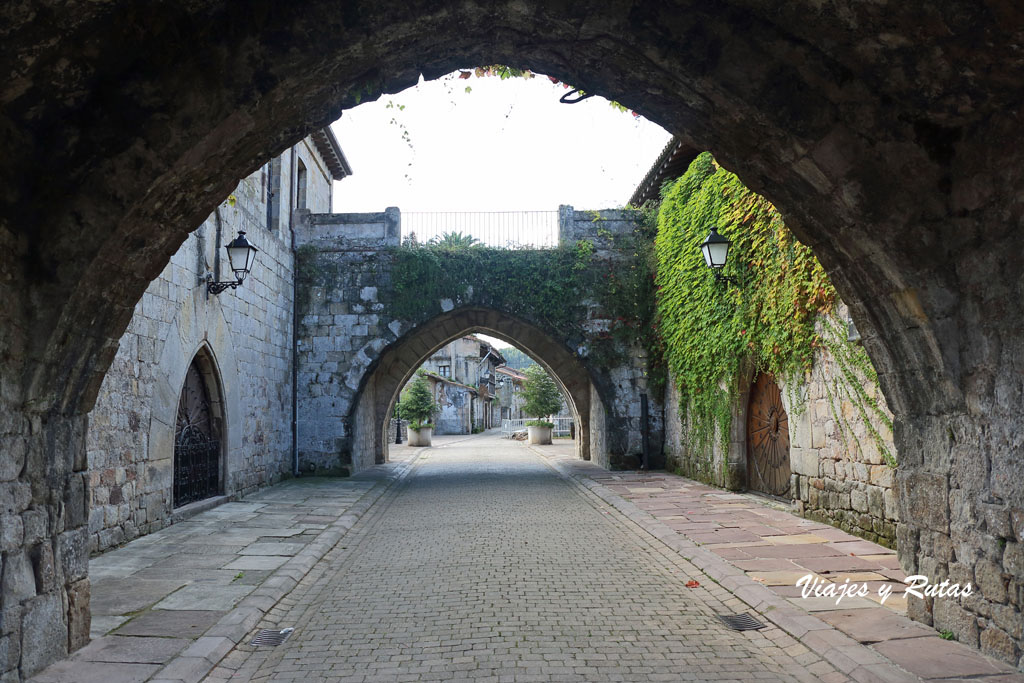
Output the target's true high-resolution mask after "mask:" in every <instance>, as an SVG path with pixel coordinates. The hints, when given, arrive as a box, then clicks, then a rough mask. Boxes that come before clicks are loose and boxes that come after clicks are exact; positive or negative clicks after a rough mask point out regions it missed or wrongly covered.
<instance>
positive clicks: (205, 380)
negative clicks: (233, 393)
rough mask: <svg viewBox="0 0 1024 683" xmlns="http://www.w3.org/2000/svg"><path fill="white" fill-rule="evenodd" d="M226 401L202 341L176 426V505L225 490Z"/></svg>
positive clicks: (180, 401) (187, 379)
mask: <svg viewBox="0 0 1024 683" xmlns="http://www.w3.org/2000/svg"><path fill="white" fill-rule="evenodd" d="M225 408H226V406H225V402H224V396H223V391H222V389H221V382H220V372H218V370H217V364H216V360H215V358H214V356H213V352H212V350H211V349H210V347H209V345H208V344H205V343H204V344H202V345H201V346H200V347H199V349H198V350H197V351H196V353H195V354H193V356H192V360H191V361H190V362H189V364H188V367H187V368H186V370H185V377H184V379H183V381H182V385H181V391H180V394H179V397H178V406H177V410H176V411H175V412H176V417H175V426H174V451H173V456H172V472H173V475H172V476H173V498H172V505H173V506H174V507H175V508H178V507H182V506H184V505H187V504H189V503H194V502H198V501H201V500H205V499H207V498H212V497H214V496H216V495H219V494H221V493H223V492H224V487H225V482H226V480H227V476H226V475H227V469H226V460H227V459H226V458H225V451H226V448H225V444H226V440H225V438H224V437H225V431H226V429H227V421H226V420H225Z"/></svg>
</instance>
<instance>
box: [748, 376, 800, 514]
mask: <svg viewBox="0 0 1024 683" xmlns="http://www.w3.org/2000/svg"><path fill="white" fill-rule="evenodd" d="M789 478H790V468H789V416H788V415H787V414H786V408H785V407H784V406H783V405H782V392H781V391H780V390H779V385H778V384H776V383H775V379H774V378H773V377H772V376H771V375H769V374H767V373H764V372H762V373H759V374H758V375H757V378H756V379H755V380H754V383H753V384H752V385H751V387H750V403H749V404H748V409H747V487H748V488H749V489H751V490H752V491H757V492H759V493H766V494H768V495H770V496H785V495H787V494H789V488H790V484H789Z"/></svg>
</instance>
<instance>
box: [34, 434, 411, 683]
mask: <svg viewBox="0 0 1024 683" xmlns="http://www.w3.org/2000/svg"><path fill="white" fill-rule="evenodd" d="M415 455H416V452H415V451H412V450H406V451H402V450H401V449H399V450H398V452H397V453H396V454H395V455H394V456H393V457H392V462H390V463H388V464H387V465H382V466H378V467H375V468H372V469H371V470H369V471H367V472H364V473H361V474H359V475H357V476H355V477H351V478H301V479H292V480H288V481H285V482H283V483H281V484H278V485H276V486H273V487H269V488H267V489H264V490H262V491H260V492H257V493H255V494H253V495H251V496H248V497H247V498H246V499H244V500H242V501H237V502H228V503H224V504H222V505H220V506H218V507H215V508H212V509H209V510H205V511H202V512H199V513H198V514H196V515H195V516H193V517H190V518H188V519H186V520H184V521H181V522H178V523H177V524H174V525H172V526H169V527H166V528H165V529H162V530H160V531H157V532H155V533H153V534H150V535H148V536H144V537H142V538H139V539H136V540H135V541H132V542H130V543H128V544H127V545H125V546H124V547H122V548H118V549H116V550H112V551H109V552H107V553H104V554H102V555H99V556H97V557H94V558H92V560H90V565H89V569H90V579H91V581H92V613H93V615H94V621H93V629H92V634H91V635H92V637H93V641H92V642H91V643H90V644H89V645H87V646H86V647H85V648H83V649H81V650H79V651H77V652H75V653H74V654H72V655H71V657H70V658H69V659H67V660H64V661H62V662H58V663H56V664H54V665H52V666H51V667H49V668H47V669H46V670H44V671H43V672H41V673H39V674H37V675H36V676H35V677H34V678H33V679H31V680H32V681H36V682H37V683H58V682H59V683H91V682H92V681H96V682H98V683H119V682H121V681H124V682H126V683H131V682H134V681H139V682H140V683H141V682H142V681H147V680H161V681H179V682H180V681H198V680H200V679H201V678H202V677H203V676H204V675H205V674H206V672H208V671H209V670H210V668H211V667H212V666H213V665H214V664H215V663H216V662H217V660H219V659H220V658H221V657H222V656H223V655H224V654H225V653H226V652H227V651H228V650H230V648H231V646H233V645H234V643H235V642H237V639H238V638H241V637H243V636H244V635H245V634H246V633H247V632H248V630H249V629H250V628H251V626H252V624H254V623H256V621H257V620H258V619H259V618H260V617H261V616H262V614H263V612H264V611H265V610H267V609H269V608H270V607H272V606H273V605H274V604H275V603H276V602H277V601H278V600H279V599H280V598H281V597H282V596H283V595H284V594H285V593H287V591H288V590H290V589H291V588H292V587H294V585H295V584H296V582H297V581H298V580H299V579H301V577H302V576H303V575H304V574H305V573H306V572H307V571H308V570H309V569H310V568H311V567H312V566H313V565H314V564H315V563H316V561H317V560H318V559H320V558H321V557H322V556H323V554H324V553H325V552H326V551H327V550H328V549H329V548H330V547H331V546H333V545H334V544H335V543H336V542H337V541H338V539H340V538H341V537H342V536H343V535H344V534H345V532H347V530H348V529H349V528H351V526H352V524H353V523H354V521H355V520H356V519H358V517H359V516H360V515H361V514H363V513H364V512H365V511H366V509H368V508H369V507H370V505H371V504H372V502H373V501H374V500H376V499H377V498H378V497H379V496H380V495H381V494H382V493H383V492H384V491H385V490H386V489H387V488H388V487H389V486H390V485H391V484H393V483H394V482H395V481H397V480H399V479H400V478H401V477H402V476H404V475H405V474H406V473H407V472H408V469H409V467H410V466H411V461H412V459H413V458H414V457H415ZM310 516H316V517H318V518H320V519H321V520H324V521H321V522H320V523H317V524H311V523H309V522H308V521H304V520H306V519H308V518H309V517H310ZM232 637H233V638H234V639H233V640H232Z"/></svg>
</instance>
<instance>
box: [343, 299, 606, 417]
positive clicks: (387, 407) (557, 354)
mask: <svg viewBox="0 0 1024 683" xmlns="http://www.w3.org/2000/svg"><path fill="white" fill-rule="evenodd" d="M474 332H482V333H483V334H488V335H491V336H494V337H497V338H499V339H504V340H505V341H507V342H509V343H510V344H514V345H516V346H518V347H519V348H521V349H522V350H523V351H525V352H526V353H527V354H529V355H530V357H531V358H533V359H534V360H536V361H537V362H538V364H540V365H541V366H542V367H543V368H544V369H545V370H547V371H548V373H549V374H551V376H552V377H554V378H555V381H556V382H557V383H558V385H559V388H560V389H561V390H562V392H563V393H564V394H565V396H566V399H567V400H568V401H569V405H570V408H571V409H572V411H573V413H574V416H575V417H576V418H577V419H579V418H580V417H581V416H588V415H589V411H590V386H591V381H592V380H593V379H595V378H592V377H591V375H590V372H589V371H588V370H587V368H586V367H585V366H584V364H583V363H581V362H580V361H579V359H577V358H576V357H575V356H574V355H573V354H572V353H571V352H570V351H569V350H568V349H566V348H565V347H564V346H563V345H562V344H560V343H558V342H557V341H555V340H554V339H553V338H552V337H551V336H550V335H548V334H547V333H545V332H544V331H542V330H541V329H539V328H538V327H536V326H534V325H531V324H529V323H527V322H525V321H523V320H520V319H518V318H516V317H514V316H510V315H508V314H506V313H502V312H500V311H495V310H491V309H485V308H459V309H455V310H452V311H450V312H448V313H444V314H442V315H439V316H437V317H436V318H433V319H431V320H429V321H427V322H426V323H424V324H422V325H417V326H416V327H414V328H412V329H411V330H409V331H408V332H406V333H405V334H404V335H403V336H402V337H401V338H400V339H398V340H396V341H395V342H393V343H392V344H390V345H389V346H388V347H387V348H385V349H384V350H383V351H382V352H381V354H380V356H379V357H378V358H377V360H376V361H375V362H374V363H373V364H372V365H370V366H369V367H368V368H367V370H366V372H365V374H364V376H363V381H362V382H361V386H360V391H359V393H360V394H361V393H362V388H363V387H364V386H365V385H366V384H367V383H368V382H369V381H370V380H371V379H376V381H377V385H376V388H377V390H376V392H375V396H376V414H377V415H378V417H379V418H380V419H381V420H383V419H384V418H385V417H386V416H387V415H388V414H389V413H390V412H391V409H392V408H393V407H394V404H395V399H396V398H397V396H398V392H399V390H401V388H402V387H403V386H405V383H406V382H408V381H409V380H410V379H411V378H412V376H413V374H414V373H415V372H416V370H417V369H418V368H419V367H420V365H422V364H423V362H424V361H426V360H427V359H428V358H429V357H430V356H431V355H433V354H434V353H435V352H436V351H438V350H439V349H441V348H442V347H444V346H445V345H446V344H448V343H449V342H451V341H453V340H455V339H458V338H459V337H462V336H464V335H466V334H472V333H474ZM594 386H595V387H597V388H598V391H599V393H600V391H601V389H600V387H601V382H600V381H595V382H594ZM602 400H603V399H602ZM357 401H358V400H357ZM356 410H357V408H356V406H353V409H352V412H353V413H354V412H355V411H356Z"/></svg>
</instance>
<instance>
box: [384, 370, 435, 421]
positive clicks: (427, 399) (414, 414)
mask: <svg viewBox="0 0 1024 683" xmlns="http://www.w3.org/2000/svg"><path fill="white" fill-rule="evenodd" d="M439 410H440V409H439V407H438V405H437V403H436V402H434V397H433V396H432V395H431V393H430V385H429V384H428V383H427V380H426V378H425V377H423V376H422V375H419V376H417V377H416V379H414V380H413V381H412V382H411V383H410V384H409V388H408V389H406V391H405V394H403V395H402V400H401V402H400V403H399V404H398V408H397V410H396V411H395V412H397V413H398V417H400V418H401V419H403V420H408V421H409V429H422V428H423V427H426V426H429V423H430V420H431V419H432V418H433V417H434V416H435V415H437V413H438V412H439Z"/></svg>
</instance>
